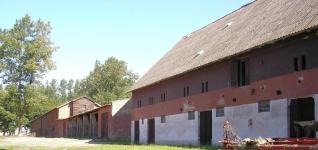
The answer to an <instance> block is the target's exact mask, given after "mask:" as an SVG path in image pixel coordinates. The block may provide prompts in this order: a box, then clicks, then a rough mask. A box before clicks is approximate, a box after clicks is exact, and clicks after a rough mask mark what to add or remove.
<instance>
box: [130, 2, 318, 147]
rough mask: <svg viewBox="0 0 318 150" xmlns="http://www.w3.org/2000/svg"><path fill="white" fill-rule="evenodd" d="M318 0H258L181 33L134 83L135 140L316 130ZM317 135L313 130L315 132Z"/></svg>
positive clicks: (213, 139)
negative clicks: (305, 124)
mask: <svg viewBox="0 0 318 150" xmlns="http://www.w3.org/2000/svg"><path fill="white" fill-rule="evenodd" d="M317 77H318V1H317V0H256V1H254V2H252V3H249V4H247V5H245V6H243V7H241V8H239V9H238V10H236V11H234V12H232V13H230V14H228V15H226V16H224V17H222V18H220V19H218V20H216V21H215V22H213V23H211V24H209V25H207V26H205V27H203V28H201V29H199V30H197V31H194V32H192V33H191V34H189V35H187V36H184V37H183V38H182V39H181V40H180V41H179V42H178V43H177V44H176V45H175V46H174V47H173V48H172V49H171V50H170V51H168V52H167V53H166V54H165V55H164V56H163V57H162V58H161V59H160V60H159V61H158V62H157V63H156V64H155V65H154V66H153V67H152V68H151V69H150V70H149V71H148V72H147V73H146V74H145V75H144V76H143V77H142V78H141V79H140V80H138V81H137V82H136V83H135V85H134V86H133V87H132V89H131V90H132V100H133V105H134V107H133V111H132V121H131V135H132V136H131V140H132V142H134V143H141V144H143V143H157V144H218V141H219V140H221V139H223V124H224V122H225V121H226V120H228V121H229V122H230V123H231V124H232V126H233V127H234V128H235V130H236V133H237V134H238V135H239V136H241V137H242V138H245V137H250V138H253V137H303V136H308V137H316V132H315V131H310V133H309V134H308V133H305V132H304V131H302V130H298V129H297V127H296V126H295V122H298V121H314V120H318V95H317V94H318V78H317ZM317 135H318V134H317Z"/></svg>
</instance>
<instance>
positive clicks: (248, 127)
mask: <svg viewBox="0 0 318 150" xmlns="http://www.w3.org/2000/svg"><path fill="white" fill-rule="evenodd" d="M313 97H314V99H315V119H316V120H318V94H317V95H314V96H313ZM215 111H216V110H215V109H212V144H213V145H220V143H219V142H218V141H220V140H222V139H223V125H224V122H225V121H226V120H227V121H229V122H230V123H231V125H232V127H233V128H234V129H235V131H236V133H237V134H238V135H239V136H240V137H241V138H247V137H249V138H257V137H263V138H266V137H288V136H289V114H288V113H289V112H288V100H287V99H280V100H271V101H270V112H258V103H253V104H245V105H240V106H233V107H225V108H224V114H225V115H224V117H216V116H215V114H216V112H215ZM139 124H140V125H139V127H140V140H139V141H140V143H141V144H147V140H148V127H147V119H144V123H142V120H139ZM131 133H132V134H131V137H132V142H133V140H134V122H133V121H132V129H131ZM317 136H318V134H317ZM198 139H199V119H198V112H195V120H188V113H181V114H176V115H169V116H166V123H161V118H160V117H155V142H156V144H173V145H174V144H178V145H197V144H199V141H198Z"/></svg>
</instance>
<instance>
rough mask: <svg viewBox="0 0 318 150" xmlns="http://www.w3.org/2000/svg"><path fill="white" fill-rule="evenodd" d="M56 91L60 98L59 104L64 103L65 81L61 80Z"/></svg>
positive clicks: (65, 93) (65, 94)
mask: <svg viewBox="0 0 318 150" xmlns="http://www.w3.org/2000/svg"><path fill="white" fill-rule="evenodd" d="M58 91H59V96H60V102H62V103H63V102H65V101H66V100H67V81H66V80H65V79H62V80H61V81H60V85H59V88H58Z"/></svg>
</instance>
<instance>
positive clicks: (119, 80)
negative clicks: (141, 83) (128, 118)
mask: <svg viewBox="0 0 318 150" xmlns="http://www.w3.org/2000/svg"><path fill="white" fill-rule="evenodd" d="M137 78H138V75H136V74H134V73H133V72H132V71H129V70H128V69H127V64H126V62H125V61H122V60H118V59H116V58H115V57H110V58H108V59H107V60H106V61H105V63H104V64H101V63H100V62H99V61H96V63H95V68H94V70H93V71H92V72H90V74H89V76H88V77H87V78H85V79H84V80H83V81H82V84H81V90H82V92H83V93H85V94H86V95H88V96H90V97H92V98H94V99H95V100H96V101H97V102H99V103H101V104H105V103H110V102H111V101H112V100H116V99H122V98H127V97H129V96H130V93H128V88H129V87H130V86H131V85H132V84H133V83H134V82H135V81H136V80H137Z"/></svg>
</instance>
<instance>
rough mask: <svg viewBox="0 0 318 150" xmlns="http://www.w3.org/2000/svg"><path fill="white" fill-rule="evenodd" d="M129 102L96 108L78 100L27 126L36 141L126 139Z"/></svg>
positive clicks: (97, 105) (117, 101) (85, 98)
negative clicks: (74, 138)
mask: <svg viewBox="0 0 318 150" xmlns="http://www.w3.org/2000/svg"><path fill="white" fill-rule="evenodd" d="M130 116H131V102H130V101H129V100H128V99H124V100H116V101H113V102H112V103H111V104H107V105H103V106H101V105H99V104H97V103H95V102H94V101H93V100H92V99H91V98H89V97H86V96H82V97H79V98H76V99H74V100H71V101H69V102H67V103H65V104H63V105H61V106H59V107H56V108H54V109H52V110H51V111H49V112H48V113H46V114H44V115H42V116H40V117H38V118H37V119H35V120H33V121H32V122H31V134H33V135H34V136H37V137H91V138H95V137H100V138H130V120H131V117H130Z"/></svg>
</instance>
